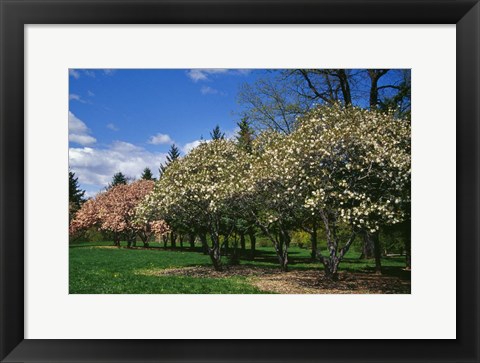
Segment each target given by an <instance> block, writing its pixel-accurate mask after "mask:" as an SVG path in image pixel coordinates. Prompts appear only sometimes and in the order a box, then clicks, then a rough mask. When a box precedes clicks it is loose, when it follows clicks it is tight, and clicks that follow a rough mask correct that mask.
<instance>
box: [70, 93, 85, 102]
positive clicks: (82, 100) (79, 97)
mask: <svg viewBox="0 0 480 363" xmlns="http://www.w3.org/2000/svg"><path fill="white" fill-rule="evenodd" d="M68 99H69V100H73V101H78V102H81V103H86V101H85V100H84V99H82V97H81V96H80V95H77V94H75V93H70V94H69V95H68Z"/></svg>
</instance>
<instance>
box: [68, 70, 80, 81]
mask: <svg viewBox="0 0 480 363" xmlns="http://www.w3.org/2000/svg"><path fill="white" fill-rule="evenodd" d="M68 75H69V76H71V77H73V78H75V79H79V78H80V73H79V72H78V71H77V70H75V69H69V70H68Z"/></svg>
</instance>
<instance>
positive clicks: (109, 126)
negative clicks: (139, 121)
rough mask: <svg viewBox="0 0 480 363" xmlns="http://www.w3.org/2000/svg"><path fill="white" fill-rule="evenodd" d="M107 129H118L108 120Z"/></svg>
mask: <svg viewBox="0 0 480 363" xmlns="http://www.w3.org/2000/svg"><path fill="white" fill-rule="evenodd" d="M107 129H110V130H112V131H118V127H117V126H115V124H114V123H113V122H110V123H109V124H107Z"/></svg>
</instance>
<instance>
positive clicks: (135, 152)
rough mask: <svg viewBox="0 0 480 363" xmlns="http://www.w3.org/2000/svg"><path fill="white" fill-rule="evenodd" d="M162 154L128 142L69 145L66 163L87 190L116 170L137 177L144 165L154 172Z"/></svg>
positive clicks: (98, 185) (105, 182)
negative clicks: (95, 145)
mask: <svg viewBox="0 0 480 363" xmlns="http://www.w3.org/2000/svg"><path fill="white" fill-rule="evenodd" d="M165 157H166V154H165V153H152V152H149V151H147V150H145V149H144V148H142V147H139V146H136V145H133V144H130V143H128V142H124V141H115V142H114V143H112V144H111V145H110V146H109V147H108V148H104V149H97V148H92V147H79V148H75V147H71V148H70V149H69V166H70V168H71V169H72V170H73V171H74V172H75V176H77V177H78V181H79V182H80V184H82V186H83V185H90V186H92V187H90V188H89V190H95V189H96V188H98V190H100V189H102V188H103V187H105V186H107V185H108V183H109V182H110V181H111V179H112V176H113V174H115V173H116V172H119V171H121V172H122V173H123V174H125V175H126V176H128V177H133V178H139V177H140V176H141V174H142V171H143V169H145V167H149V168H150V169H151V170H152V171H153V172H154V173H155V172H156V171H157V170H158V168H159V166H160V163H164V162H165Z"/></svg>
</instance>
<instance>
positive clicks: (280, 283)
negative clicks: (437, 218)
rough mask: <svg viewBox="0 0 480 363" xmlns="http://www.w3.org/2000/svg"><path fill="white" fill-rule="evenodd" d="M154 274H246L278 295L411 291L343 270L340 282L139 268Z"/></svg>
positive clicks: (259, 271)
mask: <svg viewBox="0 0 480 363" xmlns="http://www.w3.org/2000/svg"><path fill="white" fill-rule="evenodd" d="M139 273H140V274H145V275H155V276H160V275H161V276H189V277H200V278H201V277H209V278H225V277H233V276H244V277H246V278H247V281H248V282H249V283H251V284H252V285H254V286H256V287H258V288H259V289H260V290H262V291H265V292H275V293H279V294H409V293H410V280H409V279H402V278H400V277H397V276H385V275H376V274H374V273H357V272H355V273H351V272H340V273H339V279H338V281H335V282H331V281H327V280H325V279H323V272H322V271H318V270H304V271H298V270H293V271H288V272H281V271H279V270H276V269H272V268H261V267H253V266H225V267H224V270H223V271H215V270H214V269H213V268H212V267H210V266H195V267H184V268H171V269H163V270H153V271H152V270H148V271H139Z"/></svg>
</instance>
